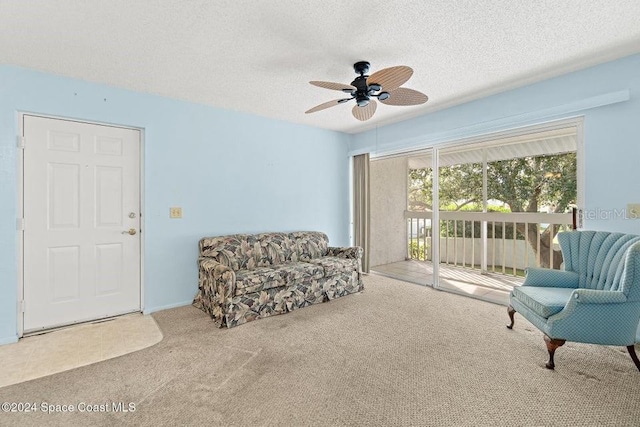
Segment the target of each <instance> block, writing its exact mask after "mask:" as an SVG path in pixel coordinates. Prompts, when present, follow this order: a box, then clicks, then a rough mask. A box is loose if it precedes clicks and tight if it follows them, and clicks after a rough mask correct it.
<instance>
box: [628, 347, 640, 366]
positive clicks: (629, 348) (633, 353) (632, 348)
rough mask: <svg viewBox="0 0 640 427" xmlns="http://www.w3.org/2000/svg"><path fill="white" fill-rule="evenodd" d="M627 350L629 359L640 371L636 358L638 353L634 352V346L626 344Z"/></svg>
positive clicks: (639, 361)
mask: <svg viewBox="0 0 640 427" xmlns="http://www.w3.org/2000/svg"><path fill="white" fill-rule="evenodd" d="M627 351H628V352H629V356H631V360H633V363H635V364H636V368H638V371H640V360H638V355H637V354H636V347H635V346H633V345H628V346H627Z"/></svg>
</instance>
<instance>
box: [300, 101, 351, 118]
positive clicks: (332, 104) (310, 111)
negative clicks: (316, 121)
mask: <svg viewBox="0 0 640 427" xmlns="http://www.w3.org/2000/svg"><path fill="white" fill-rule="evenodd" d="M350 99H351V98H346V99H334V100H333V101H328V102H325V103H323V104H320V105H316V106H315V107H313V108H311V109H309V110H307V111H305V112H304V113H305V114H309V113H315V112H316V111H320V110H324V109H325V108H329V107H333V106H335V105H338V104H342V103H343V102H345V101H348V100H350Z"/></svg>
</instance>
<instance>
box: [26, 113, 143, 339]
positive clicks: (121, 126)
mask: <svg viewBox="0 0 640 427" xmlns="http://www.w3.org/2000/svg"><path fill="white" fill-rule="evenodd" d="M24 116H33V117H41V118H47V119H56V120H65V121H69V122H78V123H85V124H89V125H99V126H109V127H116V128H123V129H132V130H137V131H139V132H140V164H139V165H138V166H139V171H140V234H141V236H140V312H143V311H144V288H145V280H144V241H145V239H144V235H143V234H142V233H143V232H145V231H146V228H145V217H146V215H145V206H144V200H145V195H144V145H145V144H144V140H145V133H144V128H141V127H136V126H125V125H118V124H113V123H106V122H97V121H93V120H83V119H74V118H70V117H62V116H55V115H50V114H42V113H31V112H26V111H21V112H18V115H17V121H18V125H17V127H16V129H18V134H17V137H16V141H17V143H16V146H17V155H16V159H17V171H18V173H17V179H16V185H17V187H18V188H17V196H18V203H17V209H16V211H17V217H16V233H17V234H18V244H17V251H18V253H17V264H18V265H17V267H18V270H17V271H18V274H17V276H18V284H17V286H18V292H17V300H16V316H17V335H18V338H22V336H23V335H24V230H23V221H22V219H23V218H24V149H23V148H24V144H23V137H24ZM79 323H81V322H79Z"/></svg>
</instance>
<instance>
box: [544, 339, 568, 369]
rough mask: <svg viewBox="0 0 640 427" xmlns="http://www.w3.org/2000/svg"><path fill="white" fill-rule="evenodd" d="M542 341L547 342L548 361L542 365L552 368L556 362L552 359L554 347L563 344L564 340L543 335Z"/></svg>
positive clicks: (554, 351)
mask: <svg viewBox="0 0 640 427" xmlns="http://www.w3.org/2000/svg"><path fill="white" fill-rule="evenodd" d="M544 342H545V343H546V344H547V351H548V352H549V361H548V362H547V363H546V364H545V365H544V366H545V367H546V368H547V369H553V368H555V367H556V364H555V363H554V361H553V355H554V354H555V353H556V349H557V348H558V347H561V346H563V345H564V343H565V342H566V340H556V339H553V338H550V337H548V336H547V335H545V336H544Z"/></svg>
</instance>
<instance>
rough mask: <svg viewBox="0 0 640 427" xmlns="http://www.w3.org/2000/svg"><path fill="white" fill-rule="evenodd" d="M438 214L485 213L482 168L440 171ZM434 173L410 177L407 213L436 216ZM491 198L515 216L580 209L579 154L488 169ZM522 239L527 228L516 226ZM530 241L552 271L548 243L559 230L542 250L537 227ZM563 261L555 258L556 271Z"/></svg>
mask: <svg viewBox="0 0 640 427" xmlns="http://www.w3.org/2000/svg"><path fill="white" fill-rule="evenodd" d="M439 172H440V173H439V175H440V180H439V181H440V192H439V199H440V209H447V210H455V211H457V210H460V209H463V208H465V207H466V208H465V210H466V209H469V208H470V207H472V208H475V209H474V210H481V208H482V164H479V163H468V164H464V165H454V166H447V167H441V168H440V171H439ZM431 187H432V174H431V169H429V168H427V169H413V170H410V171H409V209H410V210H417V211H425V210H433V197H432V190H431ZM487 193H488V199H489V200H495V201H498V202H501V203H503V204H504V205H505V206H506V207H507V208H508V209H509V210H510V211H511V212H539V210H540V208H541V207H543V206H544V207H549V208H550V210H551V211H552V212H554V213H562V212H567V211H569V209H570V207H571V205H575V204H576V198H577V183H576V155H575V153H565V154H556V155H549V156H536V157H523V158H518V159H509V160H499V161H493V162H490V163H487ZM516 227H517V231H518V232H519V233H520V234H522V235H524V233H525V226H524V224H517V226H516ZM526 231H527V232H528V241H529V244H530V245H531V247H532V248H533V250H534V252H535V253H537V254H538V253H539V254H540V261H541V264H542V266H543V267H548V266H549V255H550V251H551V250H552V249H553V247H552V245H550V241H551V240H553V238H554V237H555V235H556V234H557V233H558V231H559V226H552V227H547V228H546V229H545V230H544V231H543V232H542V233H541V236H540V247H539V248H538V240H537V232H538V228H537V225H531V226H529V227H528V230H526ZM561 262H562V255H561V253H560V252H559V251H554V253H553V261H552V264H553V267H554V268H559V266H560V264H561Z"/></svg>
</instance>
